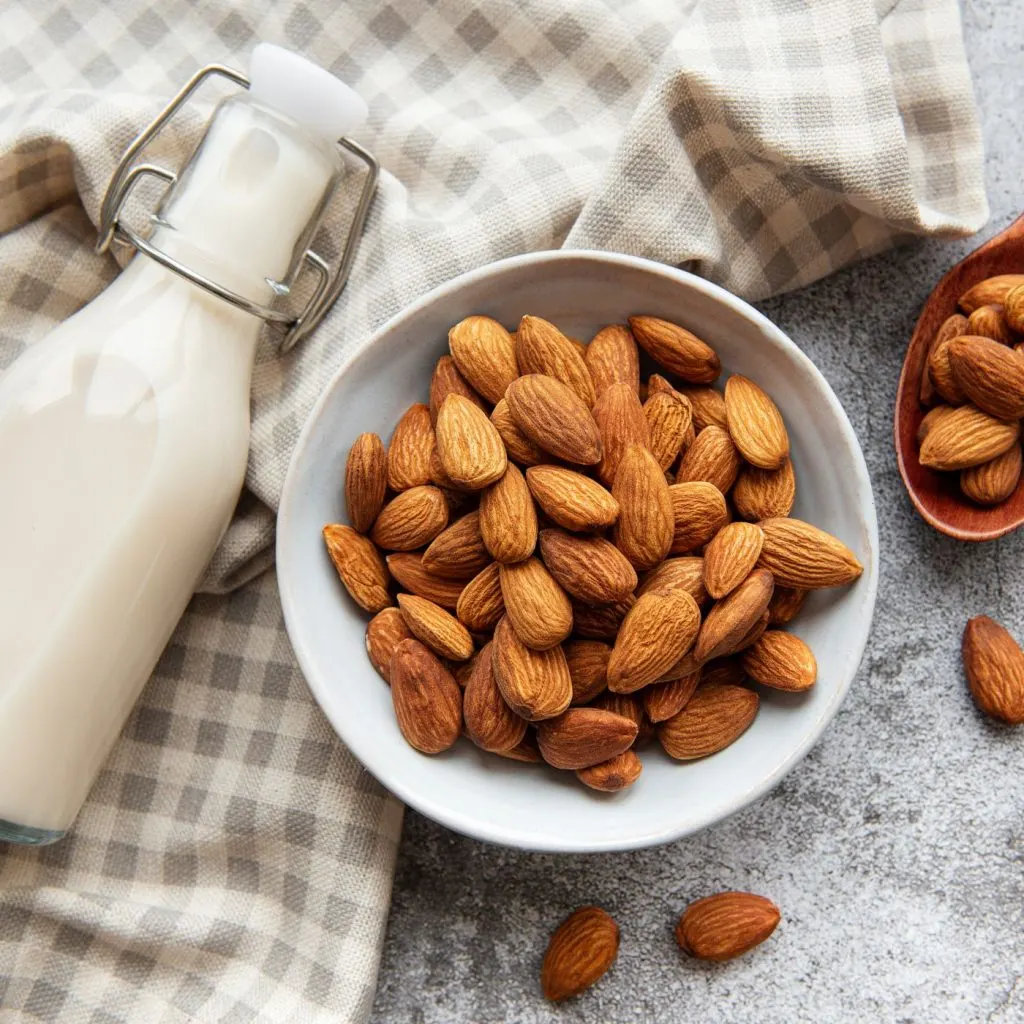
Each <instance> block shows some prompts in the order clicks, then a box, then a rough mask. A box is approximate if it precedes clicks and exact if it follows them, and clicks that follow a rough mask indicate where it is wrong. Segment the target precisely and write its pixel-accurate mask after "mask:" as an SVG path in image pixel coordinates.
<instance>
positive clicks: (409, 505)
mask: <svg viewBox="0 0 1024 1024" xmlns="http://www.w3.org/2000/svg"><path fill="white" fill-rule="evenodd" d="M447 525H448V502H447V501H446V500H445V496H444V494H443V492H442V491H440V490H439V489H438V488H437V487H431V486H430V485H429V484H426V485H422V486H419V487H410V488H409V490H407V491H402V492H401V493H400V494H397V495H395V497H394V498H392V499H391V501H389V502H388V503H387V504H386V505H385V506H384V507H383V508H382V509H381V510H380V514H379V515H378V516H377V521H376V522H375V523H374V524H373V530H372V531H371V533H370V536H371V537H372V538H373V542H374V543H375V544H376V545H377V546H378V547H382V548H384V550H385V551H415V550H416V548H421V547H423V546H424V545H425V544H429V543H430V542H431V541H432V540H433V539H434V538H435V537H436V536H437V535H438V534H439V533H440V532H441V531H442V530H443V529H444V528H445V527H446V526H447Z"/></svg>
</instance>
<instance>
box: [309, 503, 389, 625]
mask: <svg viewBox="0 0 1024 1024" xmlns="http://www.w3.org/2000/svg"><path fill="white" fill-rule="evenodd" d="M323 532H324V543H325V544H326V545H327V553H328V555H330V557H331V561H332V562H333V563H334V568H335V569H337V570H338V576H339V577H340V578H341V582H342V583H343V584H344V585H345V589H346V590H347V591H348V592H349V594H350V595H351V597H352V600H353V601H355V603H356V604H357V605H359V607H360V608H362V609H364V610H365V611H368V612H379V611H380V610H381V609H382V608H387V607H388V605H391V604H394V601H392V600H391V595H390V594H389V593H388V583H389V582H390V578H389V576H388V570H387V569H386V568H385V566H384V559H383V558H381V555H380V552H379V551H378V550H377V548H376V547H374V545H373V542H372V541H370V540H369V539H368V538H366V537H364V536H363V535H362V534H361V533H356V531H355V530H353V529H352V527H351V526H344V525H342V524H341V523H330V524H328V525H327V526H325V527H324V531H323Z"/></svg>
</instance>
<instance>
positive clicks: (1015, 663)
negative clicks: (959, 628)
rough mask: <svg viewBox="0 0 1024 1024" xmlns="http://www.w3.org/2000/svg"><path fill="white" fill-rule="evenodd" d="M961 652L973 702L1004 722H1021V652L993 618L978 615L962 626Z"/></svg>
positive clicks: (1023, 708)
mask: <svg viewBox="0 0 1024 1024" xmlns="http://www.w3.org/2000/svg"><path fill="white" fill-rule="evenodd" d="M961 650H962V655H963V661H964V671H965V672H966V673H967V682H968V685H969V686H970V688H971V696H972V697H973V698H974V702H975V703H976V704H977V705H978V707H979V708H981V710H982V711H983V712H985V714H986V715H990V716H991V717H993V718H998V719H999V720H1000V721H1002V722H1005V723H1006V724H1007V725H1024V652H1022V651H1021V649H1020V646H1019V645H1018V643H1017V641H1016V640H1014V639H1013V637H1012V636H1011V635H1010V634H1009V632H1007V630H1006V629H1005V628H1004V627H1003V626H1001V625H1000V624H999V623H998V622H996V621H995V620H994V619H990V618H989V617H988V616H987V615H978V616H976V617H975V618H973V619H971V620H970V621H969V622H968V623H967V626H966V628H965V629H964V636H963V644H962V648H961Z"/></svg>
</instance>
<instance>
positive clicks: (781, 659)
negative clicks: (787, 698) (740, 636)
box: [743, 629, 818, 692]
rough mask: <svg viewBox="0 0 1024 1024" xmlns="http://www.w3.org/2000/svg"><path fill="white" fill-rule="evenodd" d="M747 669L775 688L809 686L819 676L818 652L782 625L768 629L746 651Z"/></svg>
mask: <svg viewBox="0 0 1024 1024" xmlns="http://www.w3.org/2000/svg"><path fill="white" fill-rule="evenodd" d="M743 671H744V672H746V674H747V675H748V676H750V678H751V679H753V680H754V682H755V683H760V684H761V685H762V686H770V687H771V688H772V689H773V690H789V691H792V692H800V691H803V690H809V689H810V688H811V687H812V686H813V685H814V684H815V682H816V681H817V679H818V663H817V661H816V660H815V657H814V652H813V651H812V650H811V649H810V647H808V646H807V644H806V643H804V641H803V640H801V639H800V637H798V636H794V635H793V634H792V633H786V632H783V631H782V630H781V629H769V630H767V631H766V632H765V633H764V634H763V635H762V636H761V638H760V639H759V640H758V641H757V643H755V644H753V645H752V646H751V647H749V648H748V649H747V650H746V651H744V653H743Z"/></svg>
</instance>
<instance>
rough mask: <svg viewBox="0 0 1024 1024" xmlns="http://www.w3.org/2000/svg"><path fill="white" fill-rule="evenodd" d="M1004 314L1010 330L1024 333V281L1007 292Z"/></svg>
mask: <svg viewBox="0 0 1024 1024" xmlns="http://www.w3.org/2000/svg"><path fill="white" fill-rule="evenodd" d="M1003 316H1004V317H1005V319H1006V324H1007V326H1008V327H1009V328H1010V330H1012V331H1016V332H1017V333H1018V334H1024V283H1021V284H1018V285H1017V286H1016V287H1015V288H1011V289H1010V290H1009V291H1008V292H1007V293H1006V298H1005V300H1004V301H1003Z"/></svg>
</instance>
